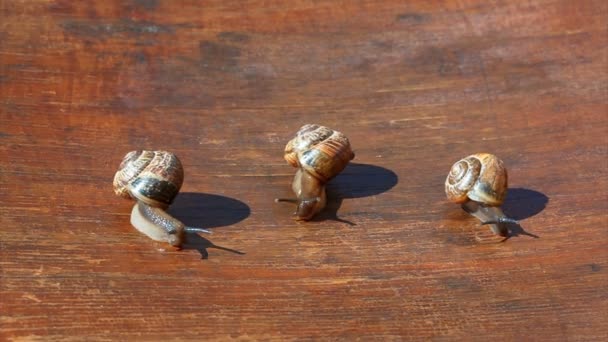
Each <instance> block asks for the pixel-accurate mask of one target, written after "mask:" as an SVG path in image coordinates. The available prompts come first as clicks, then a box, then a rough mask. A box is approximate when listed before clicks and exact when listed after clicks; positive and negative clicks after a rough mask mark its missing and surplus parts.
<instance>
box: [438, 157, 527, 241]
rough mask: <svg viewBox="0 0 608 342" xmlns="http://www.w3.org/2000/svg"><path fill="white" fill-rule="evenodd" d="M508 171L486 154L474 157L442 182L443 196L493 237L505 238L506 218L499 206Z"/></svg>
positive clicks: (465, 160)
mask: <svg viewBox="0 0 608 342" xmlns="http://www.w3.org/2000/svg"><path fill="white" fill-rule="evenodd" d="M507 187H508V177H507V169H506V168H505V166H504V163H503V162H502V160H500V159H498V157H496V156H495V155H492V154H489V153H477V154H473V155H470V156H468V157H466V158H463V159H461V160H459V161H457V162H456V163H455V164H454V165H453V166H452V168H451V170H450V173H449V174H448V177H447V178H446V181H445V193H446V195H447V197H448V199H449V200H450V201H451V202H454V203H458V204H460V205H461V206H462V208H463V209H464V210H465V211H466V212H468V213H469V214H471V215H473V216H474V217H476V218H477V219H479V220H480V221H481V222H482V223H481V224H482V225H489V226H490V229H491V230H492V232H493V233H494V234H496V235H500V236H504V237H507V236H508V235H509V230H508V229H507V227H506V224H507V223H513V224H518V222H517V221H516V220H514V219H512V218H509V217H507V216H506V215H505V214H504V213H503V211H502V209H501V208H500V206H501V205H502V204H503V202H504V199H505V197H506V195H507Z"/></svg>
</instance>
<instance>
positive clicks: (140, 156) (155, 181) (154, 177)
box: [113, 151, 209, 247]
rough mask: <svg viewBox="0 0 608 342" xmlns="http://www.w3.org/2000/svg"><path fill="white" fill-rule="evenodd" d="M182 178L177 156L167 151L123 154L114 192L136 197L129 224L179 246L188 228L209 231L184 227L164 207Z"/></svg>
mask: <svg viewBox="0 0 608 342" xmlns="http://www.w3.org/2000/svg"><path fill="white" fill-rule="evenodd" d="M183 181H184V170H183V167H182V164H181V162H180V160H179V159H178V158H177V156H176V155H175V154H173V153H171V152H166V151H132V152H129V153H127V154H126V155H125V157H124V158H123V160H122V162H121V163H120V166H119V168H118V171H117V172H116V174H115V175H114V183H113V184H114V192H115V193H116V194H117V195H118V196H120V197H123V198H131V199H134V200H135V201H136V203H135V205H134V206H133V210H132V211H131V224H132V225H133V226H134V227H135V228H136V229H137V230H138V231H140V232H142V233H143V234H145V235H146V236H148V237H149V238H151V239H153V240H155V241H162V242H168V243H169V244H171V245H172V246H174V247H180V246H181V245H182V244H183V243H184V240H185V234H186V233H187V232H193V233H196V232H209V231H207V230H205V229H201V228H192V227H186V226H185V225H184V224H183V223H182V222H181V221H179V220H178V219H176V218H174V217H172V216H171V215H169V214H168V213H167V212H166V211H165V210H166V209H167V208H168V207H169V205H171V203H172V202H173V200H174V199H175V197H176V196H177V194H178V193H179V190H180V189H181V186H182V183H183Z"/></svg>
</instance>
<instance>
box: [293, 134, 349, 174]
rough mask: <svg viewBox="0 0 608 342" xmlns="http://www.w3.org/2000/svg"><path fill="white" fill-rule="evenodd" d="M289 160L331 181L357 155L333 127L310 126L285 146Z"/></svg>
mask: <svg viewBox="0 0 608 342" xmlns="http://www.w3.org/2000/svg"><path fill="white" fill-rule="evenodd" d="M284 157H285V160H286V161H287V162H288V163H289V164H291V165H292V166H293V167H302V168H303V169H304V170H305V171H307V172H309V173H310V174H311V175H313V176H314V177H316V178H318V179H320V180H321V181H323V182H327V181H329V180H330V179H332V178H333V177H335V176H337V175H338V174H339V173H340V172H342V170H344V168H345V167H346V165H347V164H348V162H349V161H351V160H352V159H353V158H354V157H355V154H354V153H353V151H352V150H351V148H350V142H349V141H348V138H347V137H346V136H345V135H344V134H342V133H340V132H338V131H334V130H332V129H331V128H328V127H325V126H320V125H313V124H307V125H304V126H302V128H300V130H299V131H298V133H296V136H295V137H294V138H293V139H291V140H290V141H289V142H288V143H287V146H285V156H284Z"/></svg>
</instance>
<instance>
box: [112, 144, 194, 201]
mask: <svg viewBox="0 0 608 342" xmlns="http://www.w3.org/2000/svg"><path fill="white" fill-rule="evenodd" d="M183 181H184V169H183V168H182V164H181V162H180V161H179V159H178V158H177V156H176V155H175V154H173V153H171V152H166V151H132V152H129V153H127V155H126V156H125V157H124V158H123V160H122V162H121V163H120V166H119V167H118V171H116V174H115V175H114V192H115V193H116V194H117V195H118V196H121V197H124V198H133V199H137V200H140V201H142V202H144V203H146V204H148V205H150V206H153V207H161V208H165V207H167V206H169V204H171V202H173V199H174V198H175V196H177V193H178V192H179V190H180V188H181V187H182V183H183Z"/></svg>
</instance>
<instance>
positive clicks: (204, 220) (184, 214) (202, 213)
mask: <svg viewBox="0 0 608 342" xmlns="http://www.w3.org/2000/svg"><path fill="white" fill-rule="evenodd" d="M168 212H169V213H171V215H173V216H175V217H179V218H180V220H182V222H184V224H186V225H188V226H194V227H205V228H213V231H215V230H217V228H219V227H226V226H230V225H234V224H236V223H238V222H241V221H243V220H245V219H246V218H247V217H249V215H250V213H251V209H250V208H249V206H248V205H247V204H245V203H243V202H241V201H239V200H237V199H234V198H230V197H226V196H221V195H214V194H206V193H194V192H185V193H181V194H179V195H178V196H177V198H176V199H175V201H174V202H173V204H172V205H171V207H170V208H169V209H168ZM182 248H183V249H194V250H197V251H198V252H199V253H200V254H201V257H202V258H203V259H207V258H208V257H209V253H208V251H207V249H209V248H214V249H219V250H224V251H228V252H232V253H236V254H241V255H242V254H245V253H244V252H241V251H238V250H235V249H231V248H227V247H223V246H218V245H216V244H214V243H213V242H211V241H210V240H209V239H207V238H204V237H202V236H200V235H198V234H188V236H187V238H186V242H185V243H184V244H183V245H182Z"/></svg>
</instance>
